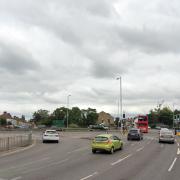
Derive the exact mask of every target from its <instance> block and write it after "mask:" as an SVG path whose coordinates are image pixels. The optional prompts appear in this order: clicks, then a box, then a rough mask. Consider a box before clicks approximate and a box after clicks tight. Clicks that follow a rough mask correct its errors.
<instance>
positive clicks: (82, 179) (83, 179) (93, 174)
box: [80, 172, 98, 180]
mask: <svg viewBox="0 0 180 180" xmlns="http://www.w3.org/2000/svg"><path fill="white" fill-rule="evenodd" d="M96 174H98V172H94V173H92V174H90V175H88V176H86V177H83V178H81V179H80V180H85V179H88V178H90V177H92V176H95V175H96Z"/></svg>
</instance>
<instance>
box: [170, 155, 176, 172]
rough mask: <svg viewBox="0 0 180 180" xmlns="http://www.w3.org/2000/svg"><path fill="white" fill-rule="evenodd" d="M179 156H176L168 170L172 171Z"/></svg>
mask: <svg viewBox="0 0 180 180" xmlns="http://www.w3.org/2000/svg"><path fill="white" fill-rule="evenodd" d="M176 160H177V158H174V161H173V162H172V164H171V166H170V167H169V169H168V171H169V172H170V171H171V170H172V168H173V166H174V164H175V162H176Z"/></svg>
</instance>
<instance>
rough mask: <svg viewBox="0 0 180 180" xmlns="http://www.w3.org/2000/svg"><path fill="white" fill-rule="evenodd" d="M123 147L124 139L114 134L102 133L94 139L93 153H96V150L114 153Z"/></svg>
mask: <svg viewBox="0 0 180 180" xmlns="http://www.w3.org/2000/svg"><path fill="white" fill-rule="evenodd" d="M122 148H123V142H122V140H121V139H120V138H118V137H117V136H115V135H112V134H100V135H98V136H96V137H95V138H94V140H93V141H92V153H96V151H107V152H109V153H111V154H113V153H114V151H116V150H119V149H122Z"/></svg>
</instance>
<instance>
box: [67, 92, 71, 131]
mask: <svg viewBox="0 0 180 180" xmlns="http://www.w3.org/2000/svg"><path fill="white" fill-rule="evenodd" d="M70 96H71V95H70V94H69V95H68V96H67V126H66V127H67V128H68V120H69V119H68V118H69V112H68V109H69V97H70Z"/></svg>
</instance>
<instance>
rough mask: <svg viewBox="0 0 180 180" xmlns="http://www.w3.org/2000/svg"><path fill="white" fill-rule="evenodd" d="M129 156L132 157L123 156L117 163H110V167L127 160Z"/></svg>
mask: <svg viewBox="0 0 180 180" xmlns="http://www.w3.org/2000/svg"><path fill="white" fill-rule="evenodd" d="M130 156H132V154H129V155H128V156H125V157H124V158H122V159H119V160H117V161H115V162H113V163H111V165H112V166H114V165H116V164H118V163H120V162H122V161H123V160H125V159H127V158H129V157H130Z"/></svg>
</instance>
